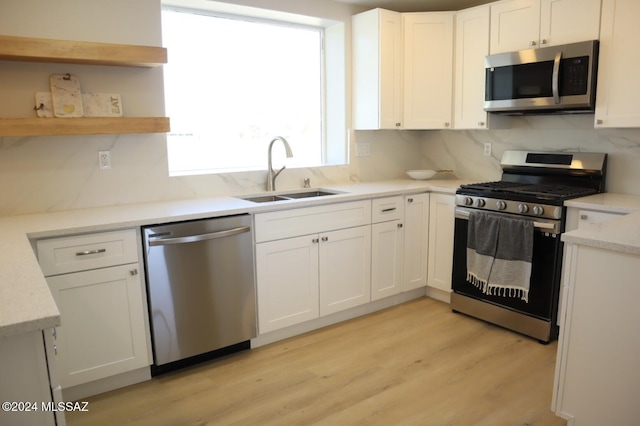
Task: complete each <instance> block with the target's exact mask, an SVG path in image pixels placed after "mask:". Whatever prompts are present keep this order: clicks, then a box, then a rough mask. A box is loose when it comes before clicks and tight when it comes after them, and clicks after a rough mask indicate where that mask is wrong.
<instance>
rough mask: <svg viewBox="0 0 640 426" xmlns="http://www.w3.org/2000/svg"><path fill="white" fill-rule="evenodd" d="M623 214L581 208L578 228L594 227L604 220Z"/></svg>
mask: <svg viewBox="0 0 640 426" xmlns="http://www.w3.org/2000/svg"><path fill="white" fill-rule="evenodd" d="M620 216H621V215H619V214H617V213H608V212H598V211H590V210H580V211H579V212H578V219H579V220H578V229H588V228H592V227H594V226H596V225H598V224H600V223H602V222H606V221H608V220H611V219H615V218H616V217H620Z"/></svg>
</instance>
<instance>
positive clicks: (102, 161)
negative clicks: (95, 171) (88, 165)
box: [98, 151, 111, 170]
mask: <svg viewBox="0 0 640 426" xmlns="http://www.w3.org/2000/svg"><path fill="white" fill-rule="evenodd" d="M98 166H99V167H100V170H110V169H111V151H98Z"/></svg>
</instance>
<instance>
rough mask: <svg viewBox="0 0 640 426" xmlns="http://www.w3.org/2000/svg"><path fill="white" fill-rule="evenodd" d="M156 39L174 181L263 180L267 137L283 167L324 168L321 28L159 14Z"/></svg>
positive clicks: (168, 12) (173, 12)
mask: <svg viewBox="0 0 640 426" xmlns="http://www.w3.org/2000/svg"><path fill="white" fill-rule="evenodd" d="M162 31H163V43H164V45H165V46H166V47H167V49H168V51H169V63H168V64H167V65H166V66H165V71H164V73H165V99H166V108H167V113H168V115H169V117H171V133H170V134H169V135H168V136H167V144H168V156H169V172H170V174H171V175H188V174H202V173H216V172H229V171H246V170H264V169H266V158H267V155H266V154H267V147H268V144H269V142H270V141H271V139H272V137H274V136H283V137H285V138H286V139H287V140H288V142H289V144H290V145H291V148H292V151H293V154H294V156H293V157H292V158H290V159H287V165H288V167H296V166H298V167H310V166H319V165H322V164H327V163H328V162H331V160H330V159H329V160H328V158H330V157H331V155H329V154H328V150H327V144H325V140H326V135H325V129H326V120H325V119H324V117H325V111H324V108H323V105H324V99H325V96H326V95H325V92H326V91H325V85H324V81H325V80H324V76H323V69H324V56H323V36H324V29H323V28H321V27H315V28H314V27H309V26H301V25H293V24H292V25H285V24H281V23H275V22H273V21H265V20H256V19H251V18H240V17H234V16H223V15H214V14H208V13H207V12H202V13H193V12H191V11H181V10H170V9H164V10H163V12H162ZM338 157H340V155H338ZM343 159H344V157H343ZM338 162H340V160H338Z"/></svg>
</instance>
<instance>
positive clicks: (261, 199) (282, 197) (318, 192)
mask: <svg viewBox="0 0 640 426" xmlns="http://www.w3.org/2000/svg"><path fill="white" fill-rule="evenodd" d="M336 194H341V192H337V191H329V190H326V189H313V190H309V191H296V192H288V193H285V194H278V195H255V196H250V197H238V198H240V199H242V200H247V201H251V202H253V203H271V202H274V201H287V200H297V199H300V198H315V197H325V196H327V195H336Z"/></svg>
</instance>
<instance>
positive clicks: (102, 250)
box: [76, 249, 107, 256]
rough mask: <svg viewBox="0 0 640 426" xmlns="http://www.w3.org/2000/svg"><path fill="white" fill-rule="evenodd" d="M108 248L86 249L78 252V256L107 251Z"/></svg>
mask: <svg viewBox="0 0 640 426" xmlns="http://www.w3.org/2000/svg"><path fill="white" fill-rule="evenodd" d="M106 251H107V249H96V250H85V251H79V252H76V256H88V255H90V254H99V253H106Z"/></svg>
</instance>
